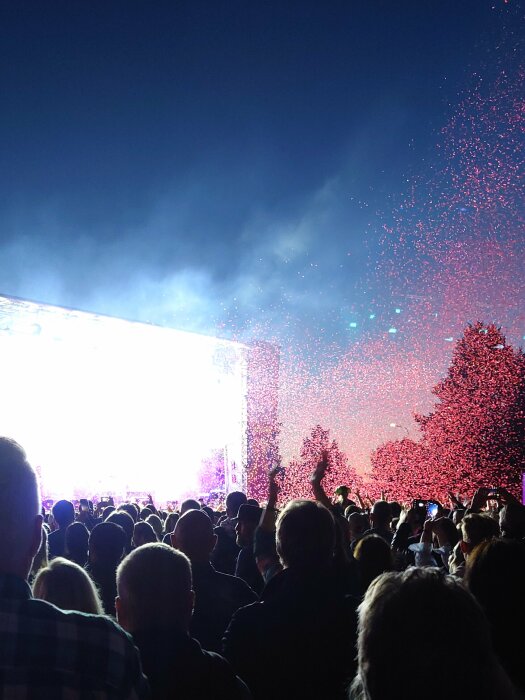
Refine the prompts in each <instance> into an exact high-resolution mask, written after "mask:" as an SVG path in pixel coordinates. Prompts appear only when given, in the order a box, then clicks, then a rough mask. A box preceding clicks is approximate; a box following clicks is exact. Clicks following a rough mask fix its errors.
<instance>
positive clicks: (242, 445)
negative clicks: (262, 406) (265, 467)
mask: <svg viewBox="0 0 525 700" xmlns="http://www.w3.org/2000/svg"><path fill="white" fill-rule="evenodd" d="M0 352H1V357H2V362H1V363H0V386H1V387H2V393H1V398H0V433H2V434H4V435H7V436H9V437H13V438H14V439H15V440H17V441H18V442H20V444H21V445H22V446H23V447H24V448H25V449H26V451H27V453H28V457H29V459H30V461H31V463H32V464H33V465H34V466H35V467H37V469H38V470H39V472H40V476H41V482H42V491H43V495H44V496H45V497H50V498H60V497H62V498H73V497H81V496H89V497H90V496H93V495H106V494H112V495H118V496H120V497H126V495H127V494H128V493H129V492H150V493H152V494H153V496H154V497H155V498H157V499H158V500H159V502H162V501H166V500H172V499H180V498H182V497H184V496H185V495H188V494H192V495H197V494H198V493H202V492H204V491H206V492H208V491H209V490H210V489H211V488H217V489H224V488H226V490H232V489H239V488H245V486H246V461H247V444H246V420H247V408H246V391H247V390H246V383H247V362H248V354H249V352H250V350H249V348H248V347H247V346H245V345H242V344H240V343H236V342H232V341H225V340H221V339H218V338H213V337H207V336H202V335H197V334H194V333H187V332H182V331H178V330H174V329H169V328H161V327H159V326H153V325H148V324H144V323H136V322H131V321H126V320H123V319H119V318H112V317H108V316H100V315H96V314H92V313H86V312H84V311H77V310H72V309H65V308H60V307H55V306H48V305H45V304H40V303H36V302H32V301H27V300H22V299H16V298H13V297H0Z"/></svg>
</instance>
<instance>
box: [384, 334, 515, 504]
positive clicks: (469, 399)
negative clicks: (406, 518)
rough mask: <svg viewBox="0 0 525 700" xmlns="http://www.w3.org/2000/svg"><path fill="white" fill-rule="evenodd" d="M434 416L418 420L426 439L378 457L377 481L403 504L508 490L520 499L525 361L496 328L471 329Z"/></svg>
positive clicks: (439, 388)
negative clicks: (481, 488)
mask: <svg viewBox="0 0 525 700" xmlns="http://www.w3.org/2000/svg"><path fill="white" fill-rule="evenodd" d="M432 391H433V393H434V394H435V395H436V396H437V398H438V399H439V402H438V403H437V404H436V407H435V409H434V411H433V412H432V413H430V414H429V415H427V416H416V420H417V422H418V423H419V425H420V427H421V431H422V440H421V441H420V442H419V443H413V444H410V443H411V442H412V441H407V440H401V441H396V442H391V443H387V444H386V445H383V446H382V447H380V448H379V449H378V450H376V452H375V453H374V454H373V455H372V466H373V472H372V473H373V479H374V480H375V481H377V482H378V483H381V484H382V485H384V486H385V488H387V489H389V490H390V492H391V493H392V494H394V493H395V494H396V496H397V497H399V498H412V497H417V496H422V497H425V496H433V497H436V496H438V497H441V498H443V499H444V498H445V497H446V494H447V492H448V491H449V490H453V491H456V490H459V491H461V492H462V493H472V492H473V491H474V490H475V489H476V488H478V487H479V486H489V487H490V486H503V487H505V488H506V489H508V490H509V491H510V492H511V493H513V494H514V495H516V496H517V495H518V493H519V486H520V480H521V473H522V472H523V471H524V470H525V356H524V354H523V352H522V350H521V349H518V350H517V349H515V348H513V347H512V346H510V345H507V343H506V340H505V336H504V335H503V334H502V332H501V331H500V330H499V329H498V328H497V327H496V326H495V325H494V324H490V325H484V324H483V323H480V322H478V323H475V324H469V325H468V326H467V328H466V329H465V332H464V334H463V337H462V338H461V339H460V340H459V341H458V342H457V344H456V347H455V350H454V355H453V358H452V364H451V365H450V368H449V370H448V373H447V376H446V377H445V378H444V379H443V380H442V381H441V382H439V383H438V384H437V385H436V386H435V387H434V389H433V390H432Z"/></svg>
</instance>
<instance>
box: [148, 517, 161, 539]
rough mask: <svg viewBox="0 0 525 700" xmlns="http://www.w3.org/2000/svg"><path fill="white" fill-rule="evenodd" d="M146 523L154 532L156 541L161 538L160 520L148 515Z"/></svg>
mask: <svg viewBox="0 0 525 700" xmlns="http://www.w3.org/2000/svg"><path fill="white" fill-rule="evenodd" d="M146 522H147V523H149V524H150V525H151V527H152V528H153V529H154V530H155V534H156V535H157V539H159V540H160V539H161V538H162V520H161V519H160V518H159V516H158V515H155V514H153V515H150V516H148V517H147V518H146Z"/></svg>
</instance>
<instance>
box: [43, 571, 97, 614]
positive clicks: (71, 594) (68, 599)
mask: <svg viewBox="0 0 525 700" xmlns="http://www.w3.org/2000/svg"><path fill="white" fill-rule="evenodd" d="M33 594H34V596H35V598H40V599H41V600H47V602H48V603H53V605H56V606H57V608H60V609H61V610H76V611H78V612H83V613H92V614H94V615H101V614H102V613H103V612H104V611H103V608H102V603H101V602H100V598H99V596H98V593H97V590H96V588H95V585H94V584H93V582H92V581H91V579H90V578H89V575H88V574H87V572H86V571H85V570H84V569H82V567H80V566H78V564H75V563H74V562H72V561H68V560H67V559H63V558H62V557H56V558H55V559H53V561H52V562H51V563H50V564H49V566H47V567H46V568H45V569H41V570H40V571H39V573H38V574H37V576H36V578H35V581H34V583H33Z"/></svg>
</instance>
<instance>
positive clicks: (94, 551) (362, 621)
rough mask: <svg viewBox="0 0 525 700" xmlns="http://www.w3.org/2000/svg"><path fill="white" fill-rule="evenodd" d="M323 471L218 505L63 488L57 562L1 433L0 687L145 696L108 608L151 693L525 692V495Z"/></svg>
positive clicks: (32, 481)
mask: <svg viewBox="0 0 525 700" xmlns="http://www.w3.org/2000/svg"><path fill="white" fill-rule="evenodd" d="M328 469H329V459H328V456H327V454H326V453H323V454H322V455H321V456H320V461H319V464H318V465H317V467H316V469H315V470H314V472H313V474H312V476H311V477H310V483H311V487H312V494H313V499H314V500H310V501H305V500H299V501H291V502H289V503H288V504H286V505H285V506H284V507H283V508H282V509H281V511H280V512H279V508H278V502H279V480H278V478H277V476H278V474H279V472H280V470H279V469H278V468H276V469H274V470H272V471H271V472H270V476H269V481H268V489H269V490H268V500H267V504H266V505H264V503H263V508H261V507H260V505H259V503H258V502H257V501H255V500H254V499H247V497H246V495H245V494H244V493H242V492H233V493H230V494H228V496H227V498H226V513H225V514H224V513H221V512H219V506H218V504H217V503H216V501H213V503H214V507H216V508H217V509H218V510H217V512H214V510H212V508H210V507H209V506H207V505H206V503H205V501H204V500H203V499H202V498H200V499H199V500H197V499H194V498H189V499H186V500H185V501H183V502H182V504H181V507H180V509H179V510H178V512H169V511H170V510H172V509H173V508H174V507H175V504H171V505H170V507H169V509H168V510H162V509H161V508H160V507H159V508H157V507H156V506H155V505H154V503H153V499H152V498H151V496H148V500H147V501H145V503H144V505H143V506H139V505H137V504H135V503H122V504H119V503H118V502H117V500H116V499H115V503H113V498H111V497H109V496H105V497H103V498H102V499H101V500H100V503H99V504H98V506H96V507H95V508H94V507H93V504H92V503H91V501H86V500H85V499H84V498H83V499H81V500H80V502H79V512H78V513H77V514H76V519H75V509H74V506H73V503H72V502H70V501H67V500H60V501H58V502H57V503H55V504H54V505H53V508H52V513H53V515H52V517H50V518H49V521H50V527H51V528H53V527H56V528H57V529H55V530H53V531H51V532H50V533H49V552H50V563H49V564H48V557H47V540H48V529H49V528H48V525H47V524H44V525H43V526H42V525H41V523H42V516H41V515H39V510H38V497H37V490H36V489H37V485H36V477H35V474H34V472H33V470H32V469H31V467H30V466H29V465H28V463H27V460H26V458H25V454H24V452H23V450H22V448H20V446H18V445H17V444H16V443H14V442H13V441H11V440H8V439H6V438H0V697H6V698H11V697H13V698H15V697H27V698H28V700H31V698H33V697H35V698H40V697H42V698H47V697H68V698H69V697H71V698H73V699H76V698H78V700H80V698H82V697H100V698H101V699H102V698H130V699H131V698H133V699H135V698H136V699H139V698H142V697H145V693H146V680H145V678H144V676H143V675H142V673H141V670H140V664H139V660H138V656H137V651H136V649H134V647H133V645H132V643H131V641H130V638H129V637H128V636H127V635H126V634H125V633H124V632H123V631H122V630H121V629H120V628H119V627H118V626H117V625H116V624H114V623H112V621H110V620H109V619H108V618H107V617H106V616H105V615H102V613H105V614H106V615H110V616H111V615H113V616H114V615H117V616H118V620H119V622H120V623H121V625H122V626H123V627H124V628H125V629H126V630H128V631H129V632H130V633H132V635H133V637H134V639H135V643H136V645H137V646H138V647H139V649H140V652H141V655H142V661H143V664H144V669H145V673H146V675H147V676H148V677H149V680H150V682H151V686H152V689H153V698H154V699H155V698H168V697H172V696H173V697H175V698H186V697H187V698H201V697H203V698H207V699H208V698H210V699H212V698H226V697H228V698H248V697H252V696H253V697H254V698H255V699H256V700H258V699H259V698H265V699H266V698H269V697H271V698H276V700H279V699H280V698H282V699H283V700H284V698H287V699H288V698H295V697H298V698H301V700H303V699H305V700H308V699H309V698H312V700H313V698H320V697H323V698H333V699H334V700H337V699H338V698H341V700H342V699H343V698H346V697H347V692H348V689H349V688H350V686H351V690H350V692H351V696H352V697H353V698H359V699H360V700H364V699H365V698H366V699H369V700H375V698H388V699H389V700H390V699H392V700H395V699H396V698H401V697H403V698H408V699H410V698H415V697H420V696H424V697H425V698H434V697H435V698H437V697H438V695H439V696H441V695H443V694H444V695H446V696H447V698H449V700H450V699H452V700H453V699H454V698H459V697H461V698H465V697H476V698H478V697H479V698H488V697H497V698H503V699H504V700H506V698H511V697H516V698H518V697H525V665H524V664H523V663H522V660H521V656H522V654H521V644H520V643H519V642H517V641H516V640H517V639H521V635H522V633H523V629H524V628H525V606H523V604H522V596H523V590H525V507H524V506H522V505H521V504H519V502H518V501H517V500H516V499H515V498H513V497H512V496H511V495H510V494H509V493H508V492H507V491H505V489H498V490H497V493H498V496H497V504H499V506H500V507H499V509H496V508H495V503H494V495H495V491H496V489H483V488H481V489H478V490H477V491H476V493H475V494H474V497H473V499H472V501H471V502H470V503H468V502H467V501H466V500H464V499H460V498H459V496H456V497H455V496H453V495H452V494H450V504H451V510H450V511H449V510H447V509H445V508H443V507H442V506H440V505H439V504H438V503H437V502H435V501H430V502H429V501H420V500H415V501H413V503H412V505H411V507H408V505H407V507H406V508H402V507H401V506H400V504H399V503H395V502H389V501H387V500H386V497H385V496H384V494H382V495H381V499H380V500H377V501H376V502H375V503H372V501H370V499H368V496H367V497H366V499H367V500H368V501H369V506H370V507H368V506H367V505H365V503H364V502H363V499H362V498H361V496H360V494H359V492H357V491H356V492H355V495H356V501H357V503H358V504H359V505H357V504H356V503H355V502H354V501H351V500H350V498H349V496H350V489H349V488H348V487H339V488H338V489H337V490H336V492H335V494H334V498H333V499H332V498H330V497H329V496H328V495H327V493H326V492H325V490H324V487H323V480H324V478H325V475H326V472H327V470H328ZM89 496H90V494H86V497H88V498H89ZM95 501H96V499H95ZM75 503H76V501H75ZM436 505H437V512H436V508H435V506H436ZM498 510H499V513H498ZM42 512H43V513H44V511H42ZM343 514H344V515H343ZM429 514H430V515H429ZM44 515H45V513H44ZM431 516H432V517H431ZM498 518H499V525H498ZM500 528H501V529H500ZM500 533H501V535H502V538H500ZM158 540H162V541H163V542H165V544H159V543H158ZM126 555H127V556H126ZM62 557H66V558H62ZM123 557H125V558H124V559H123ZM413 564H416V565H417V566H411V565H413ZM82 567H84V568H82ZM448 571H450V573H451V574H453V576H450V575H448V574H447V572H448ZM234 573H235V574H236V575H235V576H234V575H233V574H234ZM463 576H464V582H461V581H460V580H459V579H460V578H461V577H463ZM24 579H25V581H24ZM27 580H29V581H33V593H34V596H35V597H34V598H32V597H31V591H30V589H29V587H28V585H27V583H26V582H27ZM117 580H118V585H117ZM467 587H468V591H470V593H469V592H468V591H467ZM98 591H100V593H99V592H98ZM117 593H118V603H117V608H115V599H116V597H117ZM258 596H260V600H259V599H258ZM476 601H477V602H476ZM360 602H361V605H359V603H360ZM49 603H53V605H54V606H56V607H53V606H52V605H49ZM358 606H359V644H358V646H356V640H357V612H356V610H357V608H358ZM57 608H60V609H61V610H64V611H65V610H67V611H77V612H68V613H67V614H65V613H63V612H61V610H59V609H57ZM192 609H193V611H192ZM78 612H81V613H84V616H82V615H79V614H78ZM86 613H88V615H86ZM27 640H29V641H27ZM42 640H45V641H42ZM48 640H50V643H48ZM70 640H72V641H70ZM82 644H84V646H81V645H82ZM66 648H70V651H68V652H66ZM53 649H54V651H53ZM356 649H358V666H356ZM110 650H113V651H110ZM221 651H223V652H224V655H225V656H226V657H227V659H228V661H226V660H225V659H224V658H223V657H222V656H220V655H219V653H218V652H221ZM85 657H88V658H87V660H85V662H84V658H85ZM80 659H82V661H81V660H80ZM103 659H106V660H109V659H110V660H111V661H110V662H108V661H106V664H105V665H104V661H103ZM77 660H78V661H77ZM230 664H231V665H230ZM403 669H404V670H405V672H402V673H400V670H401V671H402V670H403ZM356 671H358V674H357V676H356ZM354 677H355V678H354ZM241 678H242V681H241V680H240V679H241ZM352 681H353V682H352ZM445 683H446V686H445V685H444V684H445ZM520 692H521V693H522V695H520V694H519V693H520Z"/></svg>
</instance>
